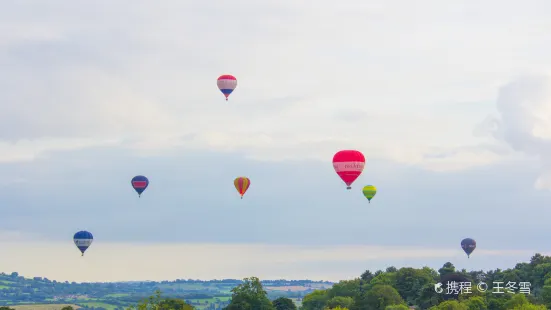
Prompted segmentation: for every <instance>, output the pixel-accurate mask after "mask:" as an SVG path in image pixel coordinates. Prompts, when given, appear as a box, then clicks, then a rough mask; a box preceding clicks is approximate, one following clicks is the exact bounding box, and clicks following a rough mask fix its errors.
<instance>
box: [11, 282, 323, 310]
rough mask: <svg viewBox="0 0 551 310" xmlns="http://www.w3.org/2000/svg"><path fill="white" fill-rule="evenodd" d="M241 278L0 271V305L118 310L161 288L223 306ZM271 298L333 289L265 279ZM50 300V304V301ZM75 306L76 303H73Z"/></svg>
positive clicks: (205, 308)
mask: <svg viewBox="0 0 551 310" xmlns="http://www.w3.org/2000/svg"><path fill="white" fill-rule="evenodd" d="M240 283H241V280H231V279H227V280H211V281H199V280H183V279H182V280H175V281H162V282H149V281H148V282H119V283H74V282H73V283H69V282H57V281H52V280H49V279H46V278H41V277H35V278H32V279H31V278H25V277H22V276H19V274H17V273H12V274H5V273H1V274H0V305H10V307H13V306H12V305H20V306H18V307H19V308H16V309H28V310H31V309H37V310H41V309H44V310H50V309H52V310H54V309H61V308H62V307H63V306H64V305H67V304H72V305H78V306H80V307H87V308H94V309H105V310H116V309H126V308H127V307H128V306H131V305H136V304H137V303H139V302H140V300H142V299H144V298H147V297H149V296H151V295H153V294H154V292H155V291H156V290H160V291H161V292H162V294H163V296H164V297H172V298H178V299H182V300H185V301H186V302H188V303H190V304H191V305H193V306H194V307H195V308H196V309H198V310H213V309H220V308H222V307H224V306H225V305H227V304H228V303H229V301H230V299H231V294H232V293H231V289H232V288H234V287H235V286H237V285H239V284H240ZM263 285H265V290H266V291H267V292H268V297H269V298H271V299H275V298H278V297H288V298H292V299H293V300H294V302H295V303H297V304H300V300H301V298H302V297H304V296H305V295H306V294H308V293H309V292H312V291H313V290H315V289H323V288H330V287H331V286H332V285H333V284H332V283H330V282H321V281H318V282H314V281H310V280H296V281H287V280H272V281H270V280H267V281H263ZM47 303H51V304H47ZM73 307H75V306H73Z"/></svg>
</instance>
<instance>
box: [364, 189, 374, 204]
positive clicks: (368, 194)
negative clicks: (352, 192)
mask: <svg viewBox="0 0 551 310" xmlns="http://www.w3.org/2000/svg"><path fill="white" fill-rule="evenodd" d="M362 192H363V193H364V196H365V198H367V200H368V201H369V203H371V199H373V197H375V194H377V188H376V187H375V186H373V185H366V186H364V188H363V190H362Z"/></svg>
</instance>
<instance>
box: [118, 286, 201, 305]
mask: <svg viewBox="0 0 551 310" xmlns="http://www.w3.org/2000/svg"><path fill="white" fill-rule="evenodd" d="M134 309H137V310H193V307H192V306H191V305H188V304H186V303H185V302H184V301H183V300H180V299H174V298H166V299H163V298H161V291H159V290H156V291H155V294H154V295H152V296H149V298H147V299H144V300H142V301H141V302H140V303H139V304H138V305H136V306H131V307H128V308H127V310H134Z"/></svg>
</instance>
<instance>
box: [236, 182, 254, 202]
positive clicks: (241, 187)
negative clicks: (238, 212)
mask: <svg viewBox="0 0 551 310" xmlns="http://www.w3.org/2000/svg"><path fill="white" fill-rule="evenodd" d="M233 185H234V186H235V189H237V192H238V193H239V194H240V195H241V198H242V199H243V195H245V192H246V191H247V190H248V189H249V186H251V180H249V178H246V177H238V178H235V180H233Z"/></svg>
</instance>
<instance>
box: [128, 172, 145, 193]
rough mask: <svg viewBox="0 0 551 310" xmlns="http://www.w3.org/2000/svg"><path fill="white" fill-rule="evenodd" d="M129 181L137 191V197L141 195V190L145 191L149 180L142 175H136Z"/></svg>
mask: <svg viewBox="0 0 551 310" xmlns="http://www.w3.org/2000/svg"><path fill="white" fill-rule="evenodd" d="M130 183H131V184H132V187H133V188H134V190H135V191H136V192H137V193H138V197H141V195H142V193H143V191H145V189H146V188H147V186H148V185H149V180H148V179H147V178H146V177H144V176H143V175H137V176H135V177H133V178H132V182H130Z"/></svg>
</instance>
